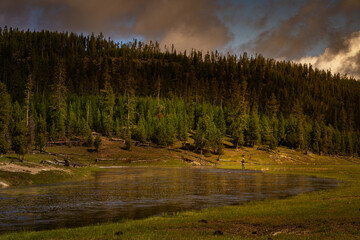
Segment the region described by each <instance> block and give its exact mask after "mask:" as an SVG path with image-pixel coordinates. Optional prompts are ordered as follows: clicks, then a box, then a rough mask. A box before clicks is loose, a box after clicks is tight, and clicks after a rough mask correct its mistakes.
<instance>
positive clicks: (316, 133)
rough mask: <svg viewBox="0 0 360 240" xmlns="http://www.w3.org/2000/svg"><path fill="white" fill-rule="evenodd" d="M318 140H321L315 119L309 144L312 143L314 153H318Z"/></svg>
mask: <svg viewBox="0 0 360 240" xmlns="http://www.w3.org/2000/svg"><path fill="white" fill-rule="evenodd" d="M320 140H321V129H320V126H319V123H318V121H315V122H314V125H313V130H312V133H311V145H312V150H313V151H314V152H315V153H320Z"/></svg>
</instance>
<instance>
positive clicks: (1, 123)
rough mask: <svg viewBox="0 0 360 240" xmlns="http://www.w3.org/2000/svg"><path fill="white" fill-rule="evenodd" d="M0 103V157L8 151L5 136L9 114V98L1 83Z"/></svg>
mask: <svg viewBox="0 0 360 240" xmlns="http://www.w3.org/2000/svg"><path fill="white" fill-rule="evenodd" d="M0 103H1V104H0V156H2V155H3V154H6V153H7V151H8V149H9V144H8V143H7V141H6V139H5V134H6V132H7V130H8V129H7V128H8V124H9V120H10V112H11V103H10V96H9V94H8V92H7V90H6V86H5V84H3V83H2V82H0Z"/></svg>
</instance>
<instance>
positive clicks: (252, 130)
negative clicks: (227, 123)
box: [247, 106, 261, 147]
mask: <svg viewBox="0 0 360 240" xmlns="http://www.w3.org/2000/svg"><path fill="white" fill-rule="evenodd" d="M247 138H248V141H247V142H248V144H249V145H250V146H251V147H254V145H255V144H259V143H260V138H261V136H260V122H259V115H258V109H257V107H256V106H254V107H253V108H252V110H251V113H250V117H249V121H248V128H247Z"/></svg>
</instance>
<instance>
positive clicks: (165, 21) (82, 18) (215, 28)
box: [0, 0, 233, 50]
mask: <svg viewBox="0 0 360 240" xmlns="http://www.w3.org/2000/svg"><path fill="white" fill-rule="evenodd" d="M219 8H220V6H219V5H218V4H217V3H216V1H215V0H197V1H193V0H182V1H178V0H136V1H135V0H133V1H126V0H102V1H97V0H18V1H16V0H15V1H14V0H12V1H10V0H2V1H1V3H0V24H1V25H3V26H4V25H9V26H10V25H11V26H17V27H20V28H36V29H42V28H46V29H50V30H60V31H75V32H86V33H91V32H94V33H100V32H103V33H104V34H105V35H110V36H112V37H115V38H130V37H136V36H140V37H143V38H145V39H146V40H158V41H160V43H161V44H162V45H165V44H167V45H168V46H169V45H170V44H172V43H174V44H175V47H176V48H178V49H181V50H183V49H191V48H197V49H204V50H212V49H214V48H218V47H222V46H224V45H225V44H227V43H228V42H229V41H230V40H231V39H232V38H233V35H232V33H231V32H230V31H229V29H228V28H227V27H226V25H225V24H224V23H223V22H222V21H221V20H220V19H219V17H218V16H217V12H216V11H217V10H218V9H219Z"/></svg>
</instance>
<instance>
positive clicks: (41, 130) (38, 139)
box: [35, 115, 46, 152]
mask: <svg viewBox="0 0 360 240" xmlns="http://www.w3.org/2000/svg"><path fill="white" fill-rule="evenodd" d="M45 134H46V121H45V119H44V118H43V117H42V116H41V115H40V116H39V117H38V119H37V122H36V128H35V147H37V148H38V149H39V150H40V152H42V151H43V150H44V147H45Z"/></svg>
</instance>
